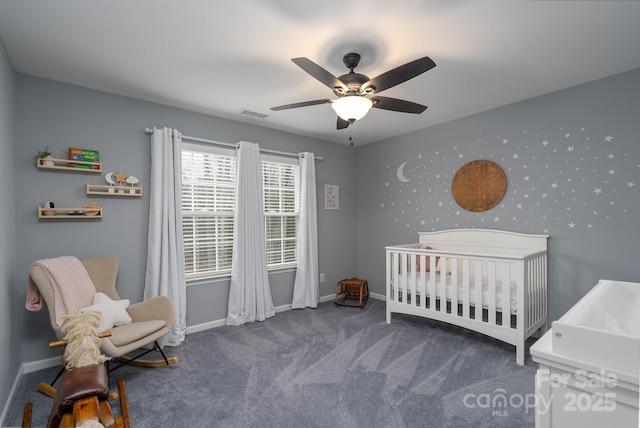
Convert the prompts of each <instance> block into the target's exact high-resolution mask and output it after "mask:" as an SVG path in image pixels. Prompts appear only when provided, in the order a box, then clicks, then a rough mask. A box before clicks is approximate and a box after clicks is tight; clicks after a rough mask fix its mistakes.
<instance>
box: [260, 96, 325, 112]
mask: <svg viewBox="0 0 640 428" xmlns="http://www.w3.org/2000/svg"><path fill="white" fill-rule="evenodd" d="M331 102H333V100H332V99H329V98H327V99H323V100H313V101H303V102H301V103H293V104H285V105H283V106H277V107H271V110H273V111H278V110H287V109H290V108H298V107H308V106H315V105H318V104H326V103H331Z"/></svg>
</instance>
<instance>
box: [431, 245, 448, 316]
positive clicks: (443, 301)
mask: <svg viewBox="0 0 640 428" xmlns="http://www.w3.org/2000/svg"><path fill="white" fill-rule="evenodd" d="M447 262H448V260H447V258H446V257H441V258H440V266H441V268H440V286H439V287H438V289H439V290H440V293H438V294H439V299H438V300H440V308H438V306H436V305H435V303H434V307H433V308H434V309H435V310H437V311H439V312H446V311H447V276H448V271H447V266H448V265H447Z"/></svg>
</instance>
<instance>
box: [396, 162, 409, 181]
mask: <svg viewBox="0 0 640 428" xmlns="http://www.w3.org/2000/svg"><path fill="white" fill-rule="evenodd" d="M406 164H407V163H406V162H404V163H402V164H401V165H400V166H399V167H398V180H400V181H402V182H403V183H408V182H409V181H410V180H408V179H407V177H405V176H404V167H405V165H406Z"/></svg>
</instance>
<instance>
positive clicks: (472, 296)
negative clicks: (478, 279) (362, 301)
mask: <svg viewBox="0 0 640 428" xmlns="http://www.w3.org/2000/svg"><path fill="white" fill-rule="evenodd" d="M420 276H421V275H416V294H417V295H420V283H421V282H420V281H421V279H420ZM430 276H431V275H427V278H426V281H425V284H426V293H427V297H431V296H430V295H429V287H430V283H431V280H430ZM404 282H405V281H404V280H403V279H402V278H400V279H399V287H398V292H402V290H403V288H404V286H405V284H404ZM391 285H392V286H393V282H392V283H391ZM445 287H446V290H447V291H446V296H447V302H451V296H452V290H453V289H454V285H453V284H452V283H451V277H450V276H448V275H447V281H446V285H445ZM441 288H442V286H441V283H440V278H437V279H436V299H440V296H441V294H442V293H441ZM455 288H457V299H458V300H457V302H458V303H462V298H463V296H464V285H463V284H462V283H460V282H459V283H457V284H456V287H455ZM516 292H517V289H516V283H515V281H512V282H511V290H510V294H509V295H510V297H511V307H510V313H511V314H515V313H516V310H517V306H518V305H517V301H518V299H517V295H516ZM407 293H409V294H411V288H408V289H407ZM469 304H470V305H471V306H476V292H475V284H474V283H470V284H469ZM482 308H483V309H489V288H488V286H487V284H486V283H485V284H483V286H482ZM496 310H498V311H499V312H502V285H500V284H499V283H498V285H497V287H496Z"/></svg>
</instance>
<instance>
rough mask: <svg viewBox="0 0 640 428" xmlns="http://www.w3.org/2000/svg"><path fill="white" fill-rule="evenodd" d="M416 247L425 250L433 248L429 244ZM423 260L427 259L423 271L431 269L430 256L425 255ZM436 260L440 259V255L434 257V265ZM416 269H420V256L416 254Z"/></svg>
mask: <svg viewBox="0 0 640 428" xmlns="http://www.w3.org/2000/svg"><path fill="white" fill-rule="evenodd" d="M418 248H424V249H425V250H433V248H432V247H429V246H426V247H422V246H421V247H418ZM425 260H426V261H427V264H426V265H425V267H426V269H425V272H429V271H430V270H431V257H429V256H425ZM438 260H440V257H436V266H437V264H438ZM416 269H418V271H419V270H420V256H416Z"/></svg>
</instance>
